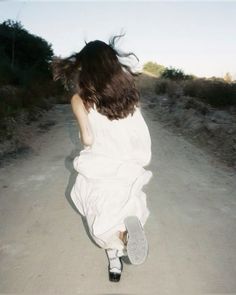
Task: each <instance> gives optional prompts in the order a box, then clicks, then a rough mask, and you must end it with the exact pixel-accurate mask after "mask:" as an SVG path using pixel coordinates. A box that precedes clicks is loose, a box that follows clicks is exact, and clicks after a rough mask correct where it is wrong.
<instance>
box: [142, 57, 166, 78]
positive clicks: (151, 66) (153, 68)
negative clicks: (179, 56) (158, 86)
mask: <svg viewBox="0 0 236 295" xmlns="http://www.w3.org/2000/svg"><path fill="white" fill-rule="evenodd" d="M164 69H165V67H164V66H163V65H160V64H157V63H156V62H152V61H149V62H147V63H145V64H144V66H143V70H145V71H147V72H149V73H151V74H154V75H156V76H160V75H161V73H162V72H163V71H164Z"/></svg>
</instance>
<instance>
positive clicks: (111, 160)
mask: <svg viewBox="0 0 236 295" xmlns="http://www.w3.org/2000/svg"><path fill="white" fill-rule="evenodd" d="M88 119H89V124H90V126H91V129H92V133H93V138H94V140H93V144H92V145H91V146H87V147H86V148H85V149H83V150H82V151H80V156H79V157H78V158H76V159H75V160H74V168H75V169H76V170H77V171H78V172H80V173H81V174H83V175H84V176H86V177H88V178H104V177H107V178H110V179H111V178H114V179H115V178H117V177H119V176H120V177H121V178H125V177H126V176H127V177H129V176H130V177H131V178H133V177H135V175H137V174H139V173H140V171H142V169H143V168H142V167H144V166H147V165H148V164H149V163H150V161H151V137H150V133H149V129H148V126H147V124H146V122H145V120H144V118H143V115H142V112H141V109H140V107H136V109H135V112H134V114H133V116H132V115H131V114H129V115H128V116H127V117H126V118H122V119H119V120H110V119H108V118H107V117H106V116H105V115H103V114H101V113H99V112H98V111H97V109H96V107H94V109H93V108H91V109H90V112H89V113H88Z"/></svg>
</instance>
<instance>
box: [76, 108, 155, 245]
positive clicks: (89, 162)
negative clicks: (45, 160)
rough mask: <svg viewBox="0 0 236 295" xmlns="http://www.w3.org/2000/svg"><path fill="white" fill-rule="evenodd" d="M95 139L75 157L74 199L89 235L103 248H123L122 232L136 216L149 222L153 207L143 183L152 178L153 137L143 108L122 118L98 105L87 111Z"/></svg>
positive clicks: (142, 220) (143, 222) (141, 220)
mask: <svg viewBox="0 0 236 295" xmlns="http://www.w3.org/2000/svg"><path fill="white" fill-rule="evenodd" d="M88 118H89V122H90V125H91V128H92V132H93V136H94V142H93V145H92V146H84V149H83V150H81V151H80V155H79V156H77V157H75V159H74V161H73V166H74V169H75V170H76V171H77V172H78V175H77V178H76V181H75V184H74V186H73V188H72V190H71V198H72V200H73V202H74V204H75V205H76V207H77V208H78V210H79V212H80V213H81V214H82V215H84V216H85V217H86V220H87V223H88V227H89V230H90V234H91V236H92V237H93V239H94V241H95V242H96V243H97V244H98V245H99V246H100V247H102V248H104V249H108V248H114V249H118V250H120V251H123V250H124V244H123V242H122V241H121V240H120V239H119V232H118V231H125V230H126V228H125V225H124V223H123V220H124V218H125V217H126V216H129V215H136V216H137V217H138V218H139V219H140V222H141V224H142V226H144V224H145V222H146V220H147V218H148V216H149V214H150V211H149V209H148V208H147V204H146V194H145V193H144V192H143V191H142V187H143V186H144V185H145V184H147V183H148V182H149V180H150V179H151V177H152V176H153V174H152V172H151V171H150V170H146V169H144V168H143V167H144V166H146V165H148V164H149V163H150V161H151V137H150V133H149V129H148V126H147V124H146V122H145V120H144V118H143V115H142V112H141V109H140V108H136V110H135V113H134V115H133V116H132V115H131V114H130V115H129V116H128V117H126V118H123V119H119V120H113V121H111V120H109V119H108V118H107V117H106V116H104V115H102V114H100V113H99V112H98V111H97V109H96V107H95V108H94V109H90V112H89V114H88Z"/></svg>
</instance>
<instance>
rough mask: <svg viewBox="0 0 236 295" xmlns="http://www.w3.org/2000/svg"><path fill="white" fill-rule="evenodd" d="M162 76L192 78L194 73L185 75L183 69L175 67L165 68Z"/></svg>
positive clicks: (172, 78) (174, 78)
mask: <svg viewBox="0 0 236 295" xmlns="http://www.w3.org/2000/svg"><path fill="white" fill-rule="evenodd" d="M161 78H166V79H171V80H192V79H193V78H194V76H193V75H185V74H184V72H183V70H181V69H175V68H173V67H169V68H165V70H164V71H163V72H162V74H161Z"/></svg>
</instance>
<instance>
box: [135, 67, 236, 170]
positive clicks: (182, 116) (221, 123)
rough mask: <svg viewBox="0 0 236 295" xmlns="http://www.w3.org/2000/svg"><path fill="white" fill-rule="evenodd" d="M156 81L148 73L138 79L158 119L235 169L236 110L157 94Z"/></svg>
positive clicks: (181, 97) (142, 92)
mask: <svg viewBox="0 0 236 295" xmlns="http://www.w3.org/2000/svg"><path fill="white" fill-rule="evenodd" d="M156 82H157V78H156V77H154V76H152V75H148V74H147V73H145V74H143V75H141V76H140V77H139V78H138V79H137V86H138V88H139V90H140V92H141V94H142V97H143V99H145V100H146V101H147V103H148V107H149V108H150V109H152V110H153V113H154V114H155V116H156V119H157V120H158V121H160V122H161V123H162V124H163V125H164V126H165V127H166V128H170V129H172V130H174V131H175V132H177V133H179V134H182V135H183V136H184V137H185V138H186V139H188V140H189V141H190V142H192V143H194V144H195V145H197V146H198V147H201V148H203V149H204V150H205V151H206V152H208V153H210V154H214V156H215V157H216V158H217V159H218V160H219V161H222V162H223V163H225V164H226V165H227V166H230V167H232V168H234V169H236V108H235V107H228V108H224V109H223V108H222V109H219V108H218V109H217V108H214V107H212V106H210V105H208V104H206V103H204V102H202V101H200V100H198V99H196V98H192V97H189V96H184V95H182V94H181V93H180V94H179V95H177V96H173V97H169V96H168V95H167V94H165V95H157V94H156V93H155V85H156Z"/></svg>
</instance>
